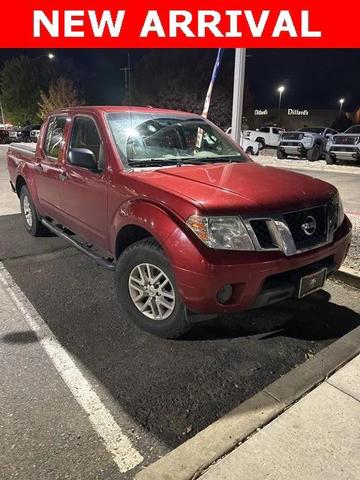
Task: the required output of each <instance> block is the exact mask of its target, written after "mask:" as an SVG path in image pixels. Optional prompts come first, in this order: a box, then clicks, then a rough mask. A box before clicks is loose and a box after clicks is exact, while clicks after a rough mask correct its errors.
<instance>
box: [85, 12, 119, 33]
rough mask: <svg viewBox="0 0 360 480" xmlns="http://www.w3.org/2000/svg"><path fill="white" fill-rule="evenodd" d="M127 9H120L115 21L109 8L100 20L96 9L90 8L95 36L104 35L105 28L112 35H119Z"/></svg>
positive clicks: (90, 17)
mask: <svg viewBox="0 0 360 480" xmlns="http://www.w3.org/2000/svg"><path fill="white" fill-rule="evenodd" d="M124 16H125V10H119V11H118V12H117V15H116V20H115V23H114V22H113V19H112V17H111V12H110V11H109V10H104V11H103V13H102V15H101V18H100V21H98V19H97V16H96V11H95V10H89V19H90V23H91V28H92V31H93V33H94V37H102V36H103V35H104V30H105V29H108V30H109V34H110V36H111V37H118V36H119V35H120V32H121V27H122V24H123V21H124Z"/></svg>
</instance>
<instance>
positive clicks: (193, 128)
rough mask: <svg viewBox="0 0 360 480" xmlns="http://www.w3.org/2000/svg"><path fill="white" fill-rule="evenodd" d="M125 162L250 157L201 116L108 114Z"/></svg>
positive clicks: (217, 160)
mask: <svg viewBox="0 0 360 480" xmlns="http://www.w3.org/2000/svg"><path fill="white" fill-rule="evenodd" d="M107 120H108V123H109V126H110V130H111V133H112V136H113V138H114V141H115V144H116V146H117V149H118V151H119V154H120V157H121V159H122V160H123V162H124V163H125V166H128V167H132V166H138V165H140V166H141V165H146V164H150V163H151V164H155V163H156V166H162V165H169V164H177V165H181V164H182V163H194V164H197V163H206V162H229V161H241V162H245V161H248V158H247V157H246V155H245V154H244V153H243V152H242V151H241V150H240V148H237V147H236V146H235V145H233V144H232V143H231V141H230V140H229V138H228V136H227V135H226V134H225V133H223V132H221V131H218V130H217V129H216V128H214V127H213V126H212V125H211V124H210V123H209V122H207V121H206V120H204V119H202V118H200V117H195V116H191V115H190V114H189V116H188V117H187V116H185V115H176V114H171V115H169V114H168V115H167V114H162V115H160V114H153V113H138V112H135V113H132V114H131V115H130V113H129V112H117V113H109V114H107Z"/></svg>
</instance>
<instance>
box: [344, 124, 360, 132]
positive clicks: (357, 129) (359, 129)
mask: <svg viewBox="0 0 360 480" xmlns="http://www.w3.org/2000/svg"><path fill="white" fill-rule="evenodd" d="M345 133H360V125H354V126H352V127H350V128H348V129H347V130H346V132H345Z"/></svg>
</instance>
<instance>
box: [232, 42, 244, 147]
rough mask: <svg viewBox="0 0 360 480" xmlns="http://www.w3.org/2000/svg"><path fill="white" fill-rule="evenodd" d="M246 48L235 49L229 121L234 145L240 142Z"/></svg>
mask: <svg viewBox="0 0 360 480" xmlns="http://www.w3.org/2000/svg"><path fill="white" fill-rule="evenodd" d="M245 62H246V48H236V49H235V66H234V91H233V107H232V121H231V136H232V138H233V140H234V141H235V142H236V143H240V142H241V135H242V133H241V124H242V116H243V104H244V81H245Z"/></svg>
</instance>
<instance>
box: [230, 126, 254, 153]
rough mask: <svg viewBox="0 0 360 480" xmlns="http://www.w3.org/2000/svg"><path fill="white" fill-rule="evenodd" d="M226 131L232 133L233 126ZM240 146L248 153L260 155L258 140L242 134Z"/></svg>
mask: <svg viewBox="0 0 360 480" xmlns="http://www.w3.org/2000/svg"><path fill="white" fill-rule="evenodd" d="M225 133H227V134H228V135H230V134H231V127H230V128H228V129H227V130H226V132H225ZM240 147H241V148H242V149H243V150H244V152H246V153H248V154H249V155H259V150H260V148H259V144H258V142H253V141H252V140H247V139H246V138H245V137H244V135H243V134H241V140H240Z"/></svg>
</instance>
